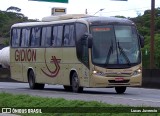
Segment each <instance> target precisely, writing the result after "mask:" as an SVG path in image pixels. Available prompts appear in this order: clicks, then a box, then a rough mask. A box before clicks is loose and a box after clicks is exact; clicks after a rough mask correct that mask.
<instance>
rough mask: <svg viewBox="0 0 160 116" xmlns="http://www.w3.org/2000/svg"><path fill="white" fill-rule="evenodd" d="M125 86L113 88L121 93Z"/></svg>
mask: <svg viewBox="0 0 160 116" xmlns="http://www.w3.org/2000/svg"><path fill="white" fill-rule="evenodd" d="M126 88H127V87H115V90H116V92H117V93H118V94H122V93H124V92H125V91H126Z"/></svg>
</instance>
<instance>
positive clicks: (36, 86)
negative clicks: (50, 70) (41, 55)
mask: <svg viewBox="0 0 160 116" xmlns="http://www.w3.org/2000/svg"><path fill="white" fill-rule="evenodd" d="M28 82H29V87H30V89H44V85H45V84H40V83H35V75H34V72H33V70H31V71H30V72H29V76H28Z"/></svg>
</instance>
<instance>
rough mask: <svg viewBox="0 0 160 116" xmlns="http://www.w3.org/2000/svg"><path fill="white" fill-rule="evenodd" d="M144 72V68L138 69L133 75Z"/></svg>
mask: <svg viewBox="0 0 160 116" xmlns="http://www.w3.org/2000/svg"><path fill="white" fill-rule="evenodd" d="M141 73H142V69H140V68H139V69H137V70H135V71H134V72H133V74H132V76H135V75H138V74H141Z"/></svg>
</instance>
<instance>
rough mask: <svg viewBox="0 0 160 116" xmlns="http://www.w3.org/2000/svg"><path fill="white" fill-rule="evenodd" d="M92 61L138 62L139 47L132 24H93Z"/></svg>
mask: <svg viewBox="0 0 160 116" xmlns="http://www.w3.org/2000/svg"><path fill="white" fill-rule="evenodd" d="M91 32H92V35H93V47H92V61H93V63H94V64H99V65H104V66H107V65H117V64H119V65H121V64H123V65H129V66H131V65H132V64H137V63H139V62H140V59H141V57H140V55H141V54H140V47H139V43H138V36H137V31H136V28H135V27H134V26H121V25H117V26H113V25H107V26H93V27H92V28H91Z"/></svg>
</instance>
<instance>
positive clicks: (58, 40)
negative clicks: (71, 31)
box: [52, 26, 63, 46]
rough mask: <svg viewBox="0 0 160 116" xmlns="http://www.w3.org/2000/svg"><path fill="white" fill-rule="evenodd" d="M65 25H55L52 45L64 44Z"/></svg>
mask: <svg viewBox="0 0 160 116" xmlns="http://www.w3.org/2000/svg"><path fill="white" fill-rule="evenodd" d="M62 35H63V26H54V28H53V40H52V46H61V45H62Z"/></svg>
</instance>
